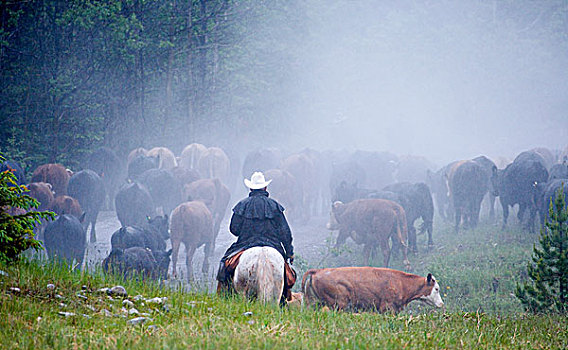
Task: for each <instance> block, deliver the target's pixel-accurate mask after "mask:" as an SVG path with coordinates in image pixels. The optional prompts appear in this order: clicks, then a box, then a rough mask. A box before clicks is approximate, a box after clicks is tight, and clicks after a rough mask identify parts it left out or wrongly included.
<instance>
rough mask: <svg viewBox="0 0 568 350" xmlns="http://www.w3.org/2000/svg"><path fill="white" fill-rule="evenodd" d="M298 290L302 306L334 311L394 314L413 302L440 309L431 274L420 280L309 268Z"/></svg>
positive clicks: (382, 271)
mask: <svg viewBox="0 0 568 350" xmlns="http://www.w3.org/2000/svg"><path fill="white" fill-rule="evenodd" d="M302 291H303V293H304V302H305V303H306V305H314V304H319V305H324V306H327V307H329V308H334V309H337V310H354V311H357V310H376V311H378V312H388V311H390V312H394V313H397V312H399V311H401V310H402V309H403V308H404V307H405V306H406V305H407V304H408V303H410V302H411V301H413V300H418V301H421V302H423V303H425V304H427V305H430V306H435V307H442V306H444V302H443V301H442V298H441V296H440V286H439V284H438V282H437V281H436V280H435V279H434V277H433V276H432V274H430V273H429V274H428V276H427V277H422V276H418V275H414V274H410V273H406V272H402V271H397V270H393V269H387V268H380V267H368V266H363V267H338V268H329V269H310V270H308V271H307V272H306V273H305V274H304V277H303V279H302Z"/></svg>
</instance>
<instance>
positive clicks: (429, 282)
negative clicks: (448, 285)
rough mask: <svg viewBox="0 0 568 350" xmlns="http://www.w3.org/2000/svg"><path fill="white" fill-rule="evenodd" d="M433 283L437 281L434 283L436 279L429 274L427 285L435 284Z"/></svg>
mask: <svg viewBox="0 0 568 350" xmlns="http://www.w3.org/2000/svg"><path fill="white" fill-rule="evenodd" d="M433 282H435V281H434V277H433V276H432V274H431V273H429V274H428V277H426V283H428V284H431V283H433Z"/></svg>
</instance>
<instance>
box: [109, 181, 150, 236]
mask: <svg viewBox="0 0 568 350" xmlns="http://www.w3.org/2000/svg"><path fill="white" fill-rule="evenodd" d="M114 205H115V208H116V216H117V217H118V221H120V224H121V225H122V226H123V227H125V226H136V225H143V224H144V223H145V222H146V220H147V218H148V217H154V216H155V215H156V207H155V206H154V201H153V200H152V196H151V195H150V192H148V189H147V188H146V186H144V185H142V184H140V183H138V182H132V183H129V184H126V185H124V186H122V187H121V188H120V190H119V191H118V193H117V194H116V197H115V199H114Z"/></svg>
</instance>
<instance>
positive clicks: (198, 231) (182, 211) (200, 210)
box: [170, 201, 216, 280]
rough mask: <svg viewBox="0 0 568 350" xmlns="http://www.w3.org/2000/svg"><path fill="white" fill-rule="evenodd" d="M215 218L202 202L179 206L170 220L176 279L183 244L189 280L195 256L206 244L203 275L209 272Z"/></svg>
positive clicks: (213, 244)
mask: <svg viewBox="0 0 568 350" xmlns="http://www.w3.org/2000/svg"><path fill="white" fill-rule="evenodd" d="M215 237H216V235H215V234H214V233H213V218H212V216H211V212H209V209H207V207H206V206H205V204H203V202H201V201H192V202H185V203H182V204H180V205H178V206H177V207H176V208H175V209H174V210H173V211H172V215H171V218H170V239H171V242H172V266H173V267H172V273H173V276H174V277H176V275H177V272H176V267H177V258H178V252H179V246H180V243H182V242H183V245H184V246H185V251H186V254H187V258H186V266H187V274H188V279H189V280H192V279H193V263H192V261H193V254H194V253H195V250H196V249H197V248H199V247H201V246H202V245H204V244H205V248H204V250H205V252H204V253H205V259H204V260H203V269H202V271H203V273H207V272H208V271H209V257H210V256H211V255H212V254H213V250H214V248H215Z"/></svg>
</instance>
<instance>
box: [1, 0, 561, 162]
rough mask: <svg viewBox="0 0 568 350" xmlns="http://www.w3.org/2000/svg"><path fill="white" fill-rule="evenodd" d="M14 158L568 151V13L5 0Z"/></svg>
mask: <svg viewBox="0 0 568 350" xmlns="http://www.w3.org/2000/svg"><path fill="white" fill-rule="evenodd" d="M0 21H1V30H0V84H1V88H0V123H1V126H2V127H1V128H0V132H1V135H0V150H2V151H3V152H5V153H6V154H7V155H9V156H10V157H12V158H16V159H18V160H22V161H23V162H24V164H26V166H28V167H32V166H33V165H37V164H39V163H45V162H48V161H49V162H54V161H57V162H63V163H65V164H67V165H68V166H77V165H79V164H80V163H81V162H82V161H83V158H84V155H85V154H86V153H88V152H89V151H90V150H92V149H93V148H95V147H97V146H100V145H106V146H110V147H112V148H114V149H116V150H117V151H119V152H120V153H121V154H125V153H126V152H127V151H129V150H130V149H132V148H135V147H140V146H143V147H147V148H148V147H153V146H166V147H169V148H171V149H172V150H173V151H174V152H176V153H179V151H180V150H181V149H182V148H183V147H184V146H185V145H187V144H189V143H191V142H200V143H204V144H206V145H218V146H221V147H224V148H226V149H229V150H230V151H231V152H246V151H248V150H249V149H251V148H252V147H259V146H275V147H281V148H287V149H291V150H297V149H300V148H303V147H312V148H316V149H340V148H346V149H355V148H361V149H368V150H386V151H391V152H394V153H397V154H417V155H424V156H426V157H429V158H430V159H432V160H433V161H436V162H440V163H443V162H446V161H450V160H453V159H459V158H469V157H473V156H476V155H479V154H487V155H489V156H501V155H502V156H506V157H512V156H514V155H515V154H516V153H518V152H519V151H521V150H523V149H528V148H531V147H535V146H547V147H550V148H553V149H555V148H563V147H564V146H565V143H566V140H567V139H568V131H567V130H568V116H567V113H566V110H567V107H568V86H567V82H568V69H567V68H568V55H566V52H568V3H566V2H565V1H561V0H556V1H554V0H550V1H528V0H521V1H513V0H504V1H497V0H485V1H467V2H464V1H459V2H456V1H370V0H369V1H366V0H361V1H338V0H326V1H324V0H308V1H299V0H292V1H283V0H275V1H239V0H234V1H227V0H225V1H196V0H194V1H184V0H173V1H151V0H146V1H143V0H122V1H119V0H108V1H78V0H77V1H26V2H23V1H8V2H6V1H5V2H2V3H1V4H0Z"/></svg>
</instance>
